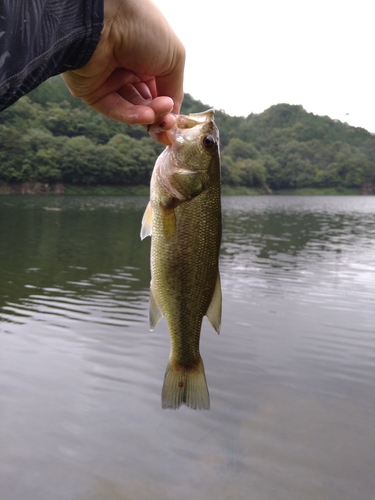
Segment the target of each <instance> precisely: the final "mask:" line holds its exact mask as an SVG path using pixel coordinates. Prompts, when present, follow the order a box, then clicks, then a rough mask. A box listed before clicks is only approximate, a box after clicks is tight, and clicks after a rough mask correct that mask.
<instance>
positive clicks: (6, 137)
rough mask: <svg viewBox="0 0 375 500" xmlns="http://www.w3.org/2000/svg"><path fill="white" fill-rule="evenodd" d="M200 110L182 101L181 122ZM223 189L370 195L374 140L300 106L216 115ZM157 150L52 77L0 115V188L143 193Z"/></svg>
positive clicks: (143, 135)
mask: <svg viewBox="0 0 375 500" xmlns="http://www.w3.org/2000/svg"><path fill="white" fill-rule="evenodd" d="M206 108H207V106H206V105H204V104H202V103H201V102H199V101H195V100H193V99H192V98H191V97H190V96H189V95H186V97H185V100H184V104H183V107H182V111H181V112H182V113H189V112H197V111H203V110H205V109H206ZM216 122H217V124H218V126H219V129H220V138H221V150H222V177H223V184H225V185H229V186H233V187H236V186H244V187H259V188H262V189H264V190H266V191H267V190H268V191H269V189H272V190H279V189H296V188H321V187H332V188H336V189H340V188H357V189H362V190H363V191H364V192H372V190H373V188H374V187H375V136H374V135H372V134H370V133H369V132H367V131H366V130H364V129H362V128H355V127H350V126H348V125H347V124H343V123H341V122H338V121H334V120H332V119H330V118H328V117H320V116H315V115H313V114H312V113H307V112H306V111H305V110H304V109H303V108H302V106H295V105H293V106H292V105H288V104H277V105H275V106H272V107H271V108H269V109H267V110H266V111H264V112H263V113H261V114H251V115H249V116H248V117H247V118H243V117H231V116H229V115H227V114H225V113H223V112H221V111H217V112H216ZM162 149H163V146H161V145H160V144H157V143H156V142H155V141H153V140H152V139H151V138H150V137H149V135H148V134H147V132H146V130H145V129H143V128H142V127H129V126H127V125H124V124H122V123H119V122H114V121H111V120H109V119H107V118H105V117H103V116H101V115H99V114H98V113H96V112H94V111H92V110H90V109H89V108H87V106H85V105H83V104H82V103H81V102H80V100H78V99H74V98H73V97H72V96H71V95H70V94H69V92H68V91H67V89H66V87H65V84H64V83H63V81H62V80H61V78H60V77H56V78H53V79H50V80H49V81H47V82H46V83H44V84H43V85H41V86H40V87H39V88H37V89H36V90H34V91H33V92H32V93H31V94H29V95H28V96H26V97H24V98H22V99H21V100H19V101H18V102H17V103H16V104H14V105H13V106H11V107H10V108H8V109H7V110H5V111H4V112H2V113H0V182H4V183H7V184H11V183H22V182H28V181H40V182H45V183H57V182H63V183H67V184H76V185H124V186H137V185H147V184H148V183H149V180H150V176H151V172H152V169H153V166H154V163H155V159H156V157H157V156H158V155H159V154H160V152H161V150H162Z"/></svg>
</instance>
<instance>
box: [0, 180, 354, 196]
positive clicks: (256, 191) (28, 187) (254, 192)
mask: <svg viewBox="0 0 375 500" xmlns="http://www.w3.org/2000/svg"><path fill="white" fill-rule="evenodd" d="M149 193H150V188H149V186H133V187H127V186H73V185H65V184H61V183H58V184H44V183H40V182H27V183H23V184H12V185H7V184H0V194H46V195H60V194H64V195H96V196H100V195H101V196H148V195H149ZM222 194H223V195H224V196H259V195H267V194H272V195H278V196H282V195H295V196H322V195H324V196H332V195H355V196H356V195H360V194H362V193H361V191H360V190H359V189H349V188H338V189H336V188H320V189H317V188H303V189H294V190H292V189H285V190H280V191H273V192H272V193H271V192H269V191H268V192H267V191H265V190H264V189H261V188H246V187H242V186H239V187H230V186H223V187H222Z"/></svg>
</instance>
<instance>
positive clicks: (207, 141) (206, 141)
mask: <svg viewBox="0 0 375 500" xmlns="http://www.w3.org/2000/svg"><path fill="white" fill-rule="evenodd" d="M202 144H203V147H204V148H205V149H211V148H213V147H214V146H215V144H216V141H215V139H214V138H213V137H212V135H205V136H204V137H203V141H202Z"/></svg>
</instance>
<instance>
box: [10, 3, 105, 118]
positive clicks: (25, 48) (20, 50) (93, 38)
mask: <svg viewBox="0 0 375 500" xmlns="http://www.w3.org/2000/svg"><path fill="white" fill-rule="evenodd" d="M102 28H103V0H1V2H0V111H1V110H3V109H5V108H7V107H8V106H10V105H11V104H12V103H14V102H15V101H17V100H18V99H19V98H20V97H22V96H23V95H25V94H27V93H28V92H30V91H31V90H32V89H34V88H35V87H37V86H38V85H39V84H40V83H42V82H43V81H45V80H47V79H48V78H49V77H51V76H54V75H56V74H59V73H63V72H64V71H68V70H71V69H78V68H80V67H82V66H84V65H85V64H86V63H87V62H88V61H89V59H90V58H91V56H92V54H93V52H94V50H95V48H96V46H97V44H98V42H99V39H100V33H101V31H102Z"/></svg>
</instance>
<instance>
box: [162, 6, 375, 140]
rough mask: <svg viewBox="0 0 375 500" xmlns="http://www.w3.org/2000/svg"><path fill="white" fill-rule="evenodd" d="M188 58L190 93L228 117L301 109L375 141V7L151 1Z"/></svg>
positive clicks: (186, 78) (186, 86)
mask: <svg viewBox="0 0 375 500" xmlns="http://www.w3.org/2000/svg"><path fill="white" fill-rule="evenodd" d="M154 2H155V4H156V5H157V6H158V7H159V9H160V10H161V11H162V12H163V14H164V15H165V17H166V18H167V19H168V21H169V23H170V24H171V26H172V28H173V29H174V31H175V32H176V34H177V35H178V36H179V38H180V39H181V41H182V42H183V43H184V45H185V48H186V51H187V61H186V67H185V85H184V89H185V92H187V93H189V94H191V95H192V96H193V97H194V98H195V99H198V100H200V101H202V102H203V103H205V104H209V105H210V106H214V107H215V108H216V109H223V110H224V111H225V112H226V113H228V114H230V115H239V116H247V115H249V114H250V113H251V112H253V113H261V112H262V111H264V110H265V109H267V108H269V107H270V106H272V105H273V104H278V103H289V104H301V105H302V106H303V107H304V108H305V109H306V110H307V111H309V112H312V113H315V114H317V115H328V116H330V117H331V118H334V119H338V120H341V121H343V122H347V123H349V124H350V125H354V126H358V127H363V128H366V129H367V130H369V131H370V132H373V133H375V3H374V1H373V0H350V1H348V0H314V1H311V0H221V1H220V0H185V1H183V0H154Z"/></svg>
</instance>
